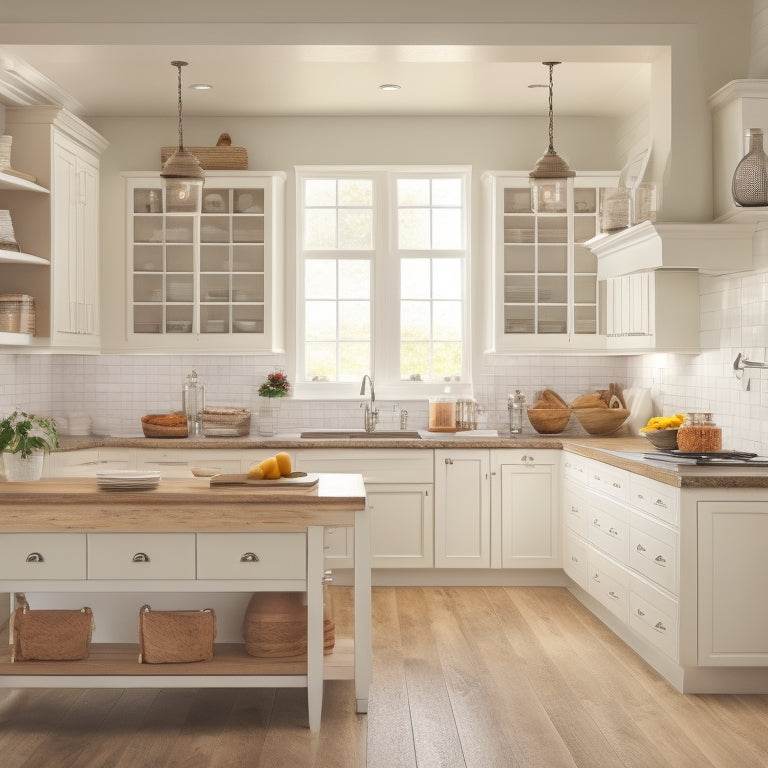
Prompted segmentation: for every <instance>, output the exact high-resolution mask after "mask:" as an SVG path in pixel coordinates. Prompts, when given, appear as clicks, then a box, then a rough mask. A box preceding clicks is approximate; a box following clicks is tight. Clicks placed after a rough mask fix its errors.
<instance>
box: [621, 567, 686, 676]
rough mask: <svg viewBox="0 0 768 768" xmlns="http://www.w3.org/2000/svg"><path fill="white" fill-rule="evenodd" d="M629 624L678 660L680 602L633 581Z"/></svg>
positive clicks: (639, 633) (630, 595)
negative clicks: (678, 611) (678, 613)
mask: <svg viewBox="0 0 768 768" xmlns="http://www.w3.org/2000/svg"><path fill="white" fill-rule="evenodd" d="M629 625H630V627H632V629H633V630H634V631H635V632H637V634H638V635H640V636H641V637H643V638H645V639H646V640H647V641H648V642H649V643H651V644H652V645H654V646H656V647H657V648H659V649H660V650H661V651H663V652H664V653H665V654H666V655H667V656H669V657H670V658H672V659H674V660H675V661H677V658H678V627H677V603H675V602H674V601H672V600H669V598H666V597H665V596H664V595H661V594H660V593H658V592H655V590H653V589H652V588H651V587H649V586H647V585H642V584H641V583H640V582H639V581H638V580H637V579H634V578H633V579H632V580H631V582H630V593H629Z"/></svg>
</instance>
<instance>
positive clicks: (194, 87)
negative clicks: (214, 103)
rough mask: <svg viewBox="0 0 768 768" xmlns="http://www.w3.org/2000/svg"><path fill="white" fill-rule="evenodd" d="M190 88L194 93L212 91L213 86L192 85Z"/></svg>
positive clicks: (206, 84) (203, 84) (205, 84)
mask: <svg viewBox="0 0 768 768" xmlns="http://www.w3.org/2000/svg"><path fill="white" fill-rule="evenodd" d="M189 87H190V88H191V89H192V90H193V91H210V90H211V89H212V88H213V86H212V85H208V83H192V85H190V86H189Z"/></svg>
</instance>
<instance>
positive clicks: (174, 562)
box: [88, 533, 195, 579]
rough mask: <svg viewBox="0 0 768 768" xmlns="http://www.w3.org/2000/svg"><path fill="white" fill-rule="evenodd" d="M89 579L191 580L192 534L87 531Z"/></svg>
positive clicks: (192, 561)
mask: <svg viewBox="0 0 768 768" xmlns="http://www.w3.org/2000/svg"><path fill="white" fill-rule="evenodd" d="M88 578H89V579H194V578H195V534H194V533H90V534H88Z"/></svg>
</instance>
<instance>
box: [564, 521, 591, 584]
mask: <svg viewBox="0 0 768 768" xmlns="http://www.w3.org/2000/svg"><path fill="white" fill-rule="evenodd" d="M588 552H589V548H588V546H587V543H586V542H585V541H584V540H583V539H579V538H577V537H576V536H574V535H573V534H570V533H566V535H565V539H564V541H563V569H564V570H565V572H566V573H567V574H568V575H569V576H570V577H571V578H572V579H573V580H574V581H575V582H576V583H577V584H578V585H579V586H580V587H582V588H583V589H588V586H587V584H588V573H589V570H588V565H587V560H588V557H587V556H588Z"/></svg>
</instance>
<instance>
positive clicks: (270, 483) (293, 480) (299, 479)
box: [211, 472, 320, 491]
mask: <svg viewBox="0 0 768 768" xmlns="http://www.w3.org/2000/svg"><path fill="white" fill-rule="evenodd" d="M319 481H320V476H319V475H311V474H310V475H308V474H307V473H306V472H295V473H294V476H293V477H280V478H278V479H277V480H251V479H249V477H248V475H216V476H215V477H212V478H211V488H215V487H216V486H217V485H247V486H248V487H249V488H268V489H269V490H270V491H274V490H275V489H276V488H313V487H314V486H316V485H317V484H318V482H319Z"/></svg>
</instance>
